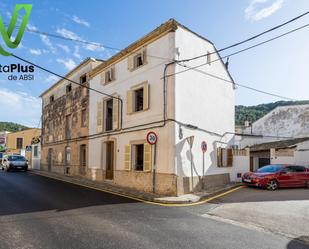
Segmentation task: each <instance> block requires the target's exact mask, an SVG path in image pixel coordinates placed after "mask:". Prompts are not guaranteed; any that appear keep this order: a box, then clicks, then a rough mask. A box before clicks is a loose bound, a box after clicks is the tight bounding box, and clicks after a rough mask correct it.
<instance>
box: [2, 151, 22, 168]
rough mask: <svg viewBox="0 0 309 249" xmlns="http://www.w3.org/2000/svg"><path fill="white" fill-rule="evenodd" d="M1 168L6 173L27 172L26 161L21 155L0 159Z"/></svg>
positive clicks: (6, 156)
mask: <svg viewBox="0 0 309 249" xmlns="http://www.w3.org/2000/svg"><path fill="white" fill-rule="evenodd" d="M2 167H3V169H5V170H6V171H11V170H23V171H27V170H28V161H27V159H26V158H25V157H24V156H21V155H5V156H3V158H2Z"/></svg>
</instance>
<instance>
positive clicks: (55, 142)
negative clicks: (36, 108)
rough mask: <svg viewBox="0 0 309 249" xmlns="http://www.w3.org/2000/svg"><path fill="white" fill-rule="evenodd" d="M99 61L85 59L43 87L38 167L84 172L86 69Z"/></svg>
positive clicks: (85, 156) (86, 141) (85, 167)
mask: <svg viewBox="0 0 309 249" xmlns="http://www.w3.org/2000/svg"><path fill="white" fill-rule="evenodd" d="M98 64H100V62H99V61H96V60H94V59H87V60H85V61H83V62H82V63H81V64H80V65H79V66H77V67H76V68H75V69H74V70H73V71H71V72H70V73H69V74H68V76H67V77H69V78H70V79H71V80H72V81H74V82H77V83H80V84H81V85H78V84H74V83H73V82H70V81H67V80H60V81H59V82H57V83H56V84H55V85H53V86H52V87H51V88H50V89H48V90H47V91H45V92H44V93H43V94H42V95H41V97H42V99H43V114H42V127H43V129H42V151H41V155H42V156H41V169H42V170H48V171H52V172H57V173H61V174H63V173H64V174H70V175H81V176H86V175H87V154H88V152H87V150H88V138H87V137H88V126H89V89H87V87H88V86H89V83H88V72H89V71H90V70H91V69H93V68H94V67H95V66H97V65H98Z"/></svg>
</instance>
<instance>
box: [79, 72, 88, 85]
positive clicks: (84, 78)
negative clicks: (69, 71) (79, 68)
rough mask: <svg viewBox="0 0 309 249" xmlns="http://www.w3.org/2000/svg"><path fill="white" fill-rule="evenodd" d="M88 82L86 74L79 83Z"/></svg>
mask: <svg viewBox="0 0 309 249" xmlns="http://www.w3.org/2000/svg"><path fill="white" fill-rule="evenodd" d="M86 82H87V75H86V74H84V75H82V76H81V77H80V78H79V83H80V84H84V83H86Z"/></svg>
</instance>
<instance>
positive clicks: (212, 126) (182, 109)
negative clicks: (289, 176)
mask: <svg viewBox="0 0 309 249" xmlns="http://www.w3.org/2000/svg"><path fill="white" fill-rule="evenodd" d="M175 44H176V48H178V49H179V52H180V56H179V59H186V58H192V57H194V56H197V55H201V54H206V53H207V52H213V51H214V46H213V45H212V44H211V43H210V42H207V41H205V40H204V39H202V38H200V37H198V36H196V35H195V34H193V33H191V32H188V31H186V30H185V29H183V28H179V29H177V30H176V42H175ZM216 59H218V56H217V54H212V55H211V58H210V60H216ZM206 60H207V59H206V58H205V57H203V58H202V59H198V60H195V61H192V62H186V63H185V64H187V65H188V66H190V67H192V66H195V65H200V64H202V63H205V62H206ZM184 69H186V68H184V67H182V66H180V65H177V66H176V72H178V71H182V70H184ZM199 70H203V71H205V72H207V73H210V74H214V75H216V76H219V77H222V78H224V79H226V80H232V79H231V78H230V77H229V75H228V73H227V71H226V68H225V66H224V64H223V63H222V62H221V61H216V62H212V63H211V64H207V65H204V66H202V67H200V68H199ZM234 107H235V103H234V89H233V84H230V83H227V82H224V81H222V80H218V79H215V78H213V77H209V76H207V75H204V74H202V73H199V72H196V71H195V70H189V71H187V72H185V73H181V74H177V75H176V76H175V119H176V120H178V121H180V122H181V123H185V124H192V125H194V126H198V127H199V128H200V129H202V130H206V132H205V131H202V130H194V129H190V128H186V127H185V126H184V125H179V124H178V125H176V129H175V143H176V155H175V156H176V165H175V166H176V169H177V175H178V176H179V177H182V178H183V179H180V181H183V182H184V181H186V182H187V181H188V179H186V178H189V181H194V184H193V186H190V190H192V188H198V182H199V177H201V175H202V173H203V172H202V171H203V156H202V152H201V148H200V145H201V142H202V141H206V142H207V144H208V150H207V152H206V153H205V158H204V175H224V174H229V170H228V169H227V168H219V167H217V156H216V149H217V148H218V147H220V146H224V147H226V146H228V145H231V144H232V138H233V136H232V135H224V133H225V132H234V111H235V110H234ZM180 126H181V128H182V132H183V137H182V138H181V137H180V136H179V128H180ZM207 131H210V132H213V133H217V135H216V134H213V133H209V132H207ZM221 135H224V136H222V137H221ZM189 136H194V144H193V147H192V156H193V172H191V162H190V160H191V159H190V154H191V153H190V149H189V145H188V143H187V142H186V138H187V137H189ZM190 178H192V179H193V180H190ZM194 179H197V180H194ZM190 185H192V183H191V184H190Z"/></svg>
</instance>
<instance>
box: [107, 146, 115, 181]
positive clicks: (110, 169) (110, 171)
mask: <svg viewBox="0 0 309 249" xmlns="http://www.w3.org/2000/svg"><path fill="white" fill-rule="evenodd" d="M114 147H115V146H114V142H113V141H108V142H106V143H105V150H106V151H105V152H106V154H105V155H106V158H105V165H106V179H108V180H113V179H114Z"/></svg>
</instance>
